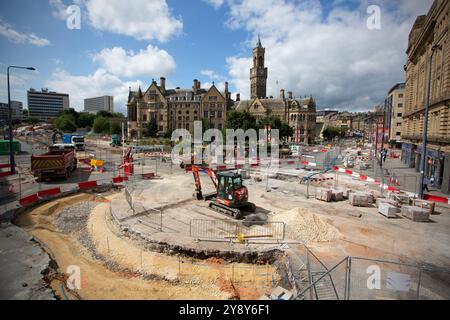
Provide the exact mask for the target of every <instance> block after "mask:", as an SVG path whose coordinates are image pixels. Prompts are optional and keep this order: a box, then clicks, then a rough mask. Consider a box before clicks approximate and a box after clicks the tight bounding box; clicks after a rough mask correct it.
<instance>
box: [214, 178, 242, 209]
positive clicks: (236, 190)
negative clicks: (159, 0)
mask: <svg viewBox="0 0 450 320" xmlns="http://www.w3.org/2000/svg"><path fill="white" fill-rule="evenodd" d="M217 180H218V185H217V201H218V202H219V203H222V204H225V205H227V206H229V207H230V208H239V207H241V206H242V204H246V203H247V202H248V190H247V188H246V187H245V186H243V184H242V175H240V174H238V173H236V172H229V173H219V174H217Z"/></svg>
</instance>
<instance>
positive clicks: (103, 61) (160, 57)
mask: <svg viewBox="0 0 450 320" xmlns="http://www.w3.org/2000/svg"><path fill="white" fill-rule="evenodd" d="M93 61H94V62H98V63H100V65H101V66H102V67H103V68H105V69H106V70H108V71H109V72H111V73H112V74H114V75H117V76H124V77H128V78H132V77H136V76H148V77H152V76H153V77H158V76H167V75H169V74H171V73H173V72H174V71H175V69H176V64H175V60H174V59H173V57H172V56H171V55H170V54H169V53H167V51H165V50H161V49H159V48H158V47H154V46H152V45H149V46H148V47H147V48H146V49H145V50H140V51H139V52H138V53H134V52H133V51H125V50H124V49H123V48H121V47H114V48H112V49H109V48H107V49H103V50H102V51H101V52H100V53H98V54H95V55H94V56H93Z"/></svg>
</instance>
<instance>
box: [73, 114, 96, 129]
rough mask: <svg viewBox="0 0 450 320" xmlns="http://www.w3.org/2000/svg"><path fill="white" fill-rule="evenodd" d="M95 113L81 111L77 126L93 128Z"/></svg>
mask: <svg viewBox="0 0 450 320" xmlns="http://www.w3.org/2000/svg"><path fill="white" fill-rule="evenodd" d="M94 120H95V115H93V114H91V113H85V112H83V113H80V115H79V117H78V119H77V126H78V127H79V128H92V126H93V125H94Z"/></svg>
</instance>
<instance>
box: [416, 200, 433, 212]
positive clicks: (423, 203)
mask: <svg viewBox="0 0 450 320" xmlns="http://www.w3.org/2000/svg"><path fill="white" fill-rule="evenodd" d="M412 205H413V206H415V207H420V208H424V209H428V212H429V214H430V215H431V214H434V209H435V205H436V204H435V203H434V202H431V201H427V200H421V199H412Z"/></svg>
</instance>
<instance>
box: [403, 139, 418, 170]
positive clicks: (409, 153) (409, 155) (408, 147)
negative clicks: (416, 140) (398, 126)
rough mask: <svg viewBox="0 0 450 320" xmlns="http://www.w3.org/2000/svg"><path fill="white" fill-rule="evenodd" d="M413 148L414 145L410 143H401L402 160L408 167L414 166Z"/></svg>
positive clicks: (414, 147)
mask: <svg viewBox="0 0 450 320" xmlns="http://www.w3.org/2000/svg"><path fill="white" fill-rule="evenodd" d="M415 149H416V146H415V145H414V144H412V143H403V144H402V158H401V160H402V162H403V163H404V164H406V165H407V166H408V167H409V168H414V167H415V160H416V157H415Z"/></svg>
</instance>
